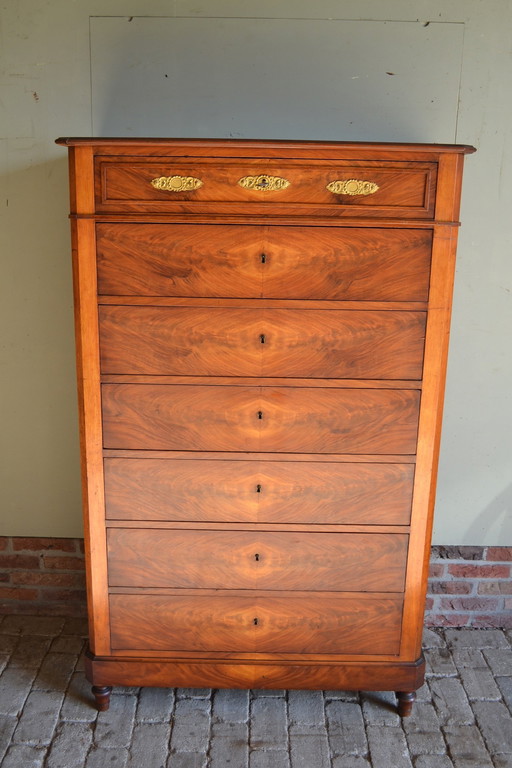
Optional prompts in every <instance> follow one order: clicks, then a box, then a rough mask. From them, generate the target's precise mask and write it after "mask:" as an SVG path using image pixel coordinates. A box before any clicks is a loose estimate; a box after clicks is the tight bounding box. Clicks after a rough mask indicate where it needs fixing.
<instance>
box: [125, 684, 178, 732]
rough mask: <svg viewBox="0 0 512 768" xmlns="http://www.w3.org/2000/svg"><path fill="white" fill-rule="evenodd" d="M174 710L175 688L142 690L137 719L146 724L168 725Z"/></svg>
mask: <svg viewBox="0 0 512 768" xmlns="http://www.w3.org/2000/svg"><path fill="white" fill-rule="evenodd" d="M173 709H174V689H173V688H142V689H141V692H140V695H139V703H138V705H137V713H136V716H135V719H136V720H137V721H139V722H144V723H168V722H169V721H170V719H171V715H172V711H173Z"/></svg>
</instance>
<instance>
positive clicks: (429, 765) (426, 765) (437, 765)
mask: <svg viewBox="0 0 512 768" xmlns="http://www.w3.org/2000/svg"><path fill="white" fill-rule="evenodd" d="M414 768H453V763H452V761H451V760H450V758H449V757H448V756H447V755H420V756H419V757H418V758H416V762H415V764H414Z"/></svg>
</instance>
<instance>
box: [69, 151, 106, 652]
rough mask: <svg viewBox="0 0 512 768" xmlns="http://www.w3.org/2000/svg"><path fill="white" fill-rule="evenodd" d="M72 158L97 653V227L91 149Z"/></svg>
mask: <svg viewBox="0 0 512 768" xmlns="http://www.w3.org/2000/svg"><path fill="white" fill-rule="evenodd" d="M69 159H70V185H71V206H72V211H73V212H74V213H75V214H77V216H76V217H74V218H73V219H72V247H73V288H74V299H75V333H76V354H77V377H78V405H79V420H80V453H81V474H82V498H83V502H82V503H83V514H84V534H85V547H86V572H87V594H88V610H89V634H90V645H91V648H93V649H94V652H95V653H98V654H107V653H108V652H109V649H110V639H109V638H110V631H109V618H108V595H107V559H106V541H105V527H104V519H105V513H104V487H103V462H102V453H101V443H102V439H101V400H100V386H99V355H98V318H97V304H96V253H95V231H94V221H93V220H92V219H89V218H83V219H82V218H80V214H88V213H91V212H92V211H93V206H94V186H93V175H92V168H93V157H92V148H91V147H80V148H75V149H74V150H73V151H72V152H70V158H69Z"/></svg>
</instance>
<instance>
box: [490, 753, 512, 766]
mask: <svg viewBox="0 0 512 768" xmlns="http://www.w3.org/2000/svg"><path fill="white" fill-rule="evenodd" d="M494 765H495V768H512V755H494Z"/></svg>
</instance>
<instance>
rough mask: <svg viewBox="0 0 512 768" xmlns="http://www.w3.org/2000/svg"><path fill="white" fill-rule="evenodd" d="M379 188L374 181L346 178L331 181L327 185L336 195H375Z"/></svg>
mask: <svg viewBox="0 0 512 768" xmlns="http://www.w3.org/2000/svg"><path fill="white" fill-rule="evenodd" d="M378 188H379V185H378V184H375V182H373V181H361V180H359V179H346V180H344V181H331V183H330V184H328V185H327V189H328V190H329V192H333V193H334V194H335V195H373V194H375V192H377V190H378Z"/></svg>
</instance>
